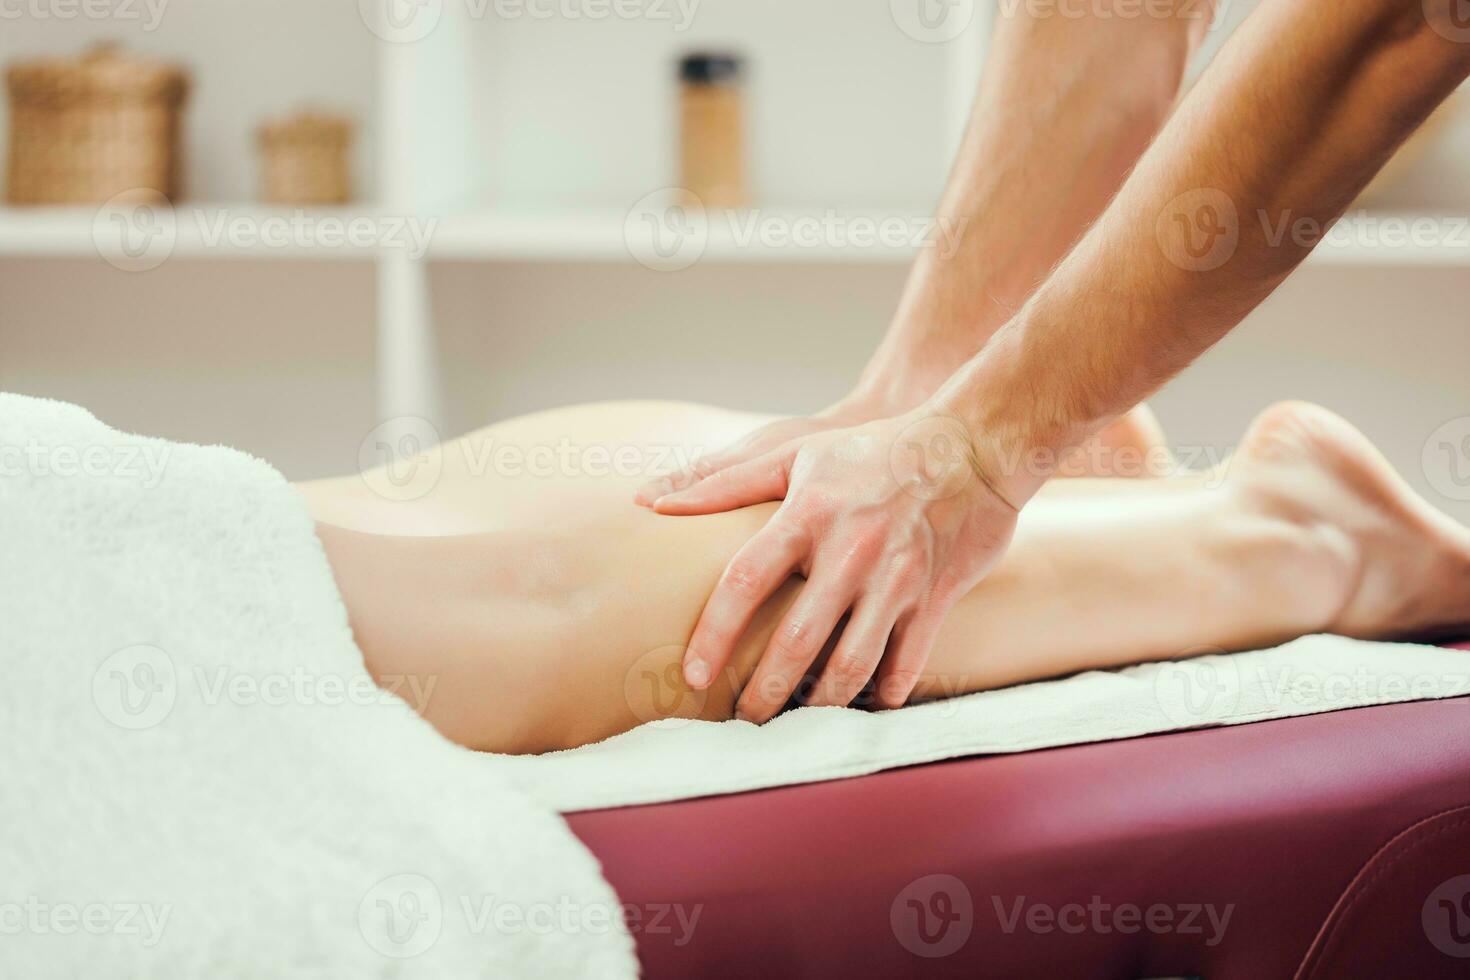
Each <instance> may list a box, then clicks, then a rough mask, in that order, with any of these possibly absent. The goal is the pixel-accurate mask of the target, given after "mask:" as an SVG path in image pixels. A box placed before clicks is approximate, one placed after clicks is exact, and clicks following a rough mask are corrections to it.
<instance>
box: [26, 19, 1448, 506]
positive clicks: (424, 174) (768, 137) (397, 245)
mask: <svg viewBox="0 0 1470 980" xmlns="http://www.w3.org/2000/svg"><path fill="white" fill-rule="evenodd" d="M1250 9H1251V5H1250V4H1248V3H1244V2H1236V3H1233V4H1228V5H1227V7H1226V11H1225V14H1224V16H1222V17H1221V18H1220V21H1219V23H1217V25H1216V26H1215V27H1214V28H1213V29H1212V31H1211V35H1210V42H1209V45H1208V47H1207V49H1206V50H1205V51H1204V52H1203V53H1202V57H1201V59H1200V64H1198V65H1196V67H1195V70H1194V73H1195V74H1197V72H1198V69H1199V67H1200V65H1202V64H1203V62H1204V60H1205V59H1207V57H1208V56H1209V55H1210V54H1211V53H1213V50H1214V49H1215V48H1217V47H1218V46H1219V44H1220V43H1221V42H1222V41H1223V40H1224V39H1225V38H1226V37H1227V36H1228V34H1229V32H1230V31H1231V30H1233V28H1234V27H1235V25H1237V24H1238V23H1239V22H1240V20H1241V19H1242V18H1243V17H1244V16H1245V15H1246V14H1247V13H1249V11H1250ZM993 15H994V14H993V10H992V9H991V7H990V5H989V4H987V3H984V2H974V3H971V2H968V0H952V2H949V3H937V2H935V0H863V2H859V3H854V2H852V0H619V2H616V3H614V2H611V0H360V2H359V0H151V2H149V0H92V2H83V0H10V2H7V3H5V4H3V5H0V19H3V21H4V23H3V30H0V66H3V67H4V68H5V69H6V70H7V72H8V73H9V77H8V93H7V94H8V97H7V98H6V99H5V100H4V103H3V104H0V140H5V141H6V145H5V147H4V152H3V153H0V159H5V160H7V162H8V166H9V168H10V171H11V174H10V181H9V184H8V186H9V188H10V192H9V194H8V200H7V203H5V204H4V205H0V389H4V390H8V391H16V392H21V393H25V394H33V395H45V396H50V397H55V398H62V399H66V400H69V401H75V402H78V403H80V404H82V405H84V406H86V407H87V408H89V409H91V410H92V411H93V412H94V413H96V414H97V415H98V416H100V417H101V418H103V419H104V420H105V421H108V422H109V423H111V424H113V425H115V426H118V427H120V428H124V429H131V430H137V431H143V432H147V433H150V434H156V435H162V436H167V437H170V438H174V439H182V440H189V441H197V442H223V443H228V444H231V445H235V446H239V447H241V448H243V449H246V450H248V451H250V452H253V453H255V454H258V455H261V456H264V457H266V458H267V459H269V460H271V461H272V462H274V463H276V464H277V465H278V466H279V467H280V468H281V469H283V470H284V471H285V473H286V474H287V475H288V476H289V477H292V478H306V477H312V476H323V475H331V474H337V473H342V472H348V471H351V470H353V469H354V468H355V467H356V466H357V461H358V450H359V445H360V443H361V442H362V440H363V438H364V437H365V436H366V435H367V434H368V433H369V432H370V431H371V430H372V429H373V428H374V427H375V426H377V425H378V424H379V423H380V422H382V421H383V420H385V419H389V418H393V417H397V416H406V415H412V416H421V417H424V418H428V419H430V420H431V421H432V422H433V423H434V425H435V426H436V427H437V428H438V429H439V431H440V432H441V433H443V434H444V435H445V436H449V435H452V434H456V433H458V432H460V431H463V430H465V429H468V428H471V427H474V426H478V425H481V424H484V423H486V422H488V421H490V420H493V419H495V418H497V417H503V416H505V415H508V414H513V413H518V412H525V411H531V410H535V409H539V408H544V407H549V406H554V405H558V404H563V403H566V402H571V401H588V400H595V399H604V398H619V397H638V398H644V397H660V398H680V399H697V400H700V401H708V402H715V403H720V404H725V405H730V406H737V407H743V408H749V409H756V410H762V411H773V412H805V411H810V410H814V409H816V408H819V407H821V406H822V405H824V404H826V403H827V402H828V401H830V400H832V399H833V398H835V397H836V396H838V395H839V394H840V393H842V392H843V391H844V390H845V389H846V387H847V386H848V385H850V384H851V382H852V380H853V379H854V377H855V376H856V373H857V371H858V370H859V368H860V367H861V365H862V363H863V362H864V360H865V359H866V357H867V355H868V353H869V351H870V350H871V349H872V346H873V344H874V343H876V341H877V339H878V337H879V336H880V335H881V333H882V331H883V330H884V328H885V327H886V325H887V322H888V320H889V317H890V316H891V315H892V313H893V309H894V306H895V304H896V301H897V298H898V293H899V289H900V286H901V284H902V282H903V280H904V277H905V274H906V271H907V268H908V263H909V262H910V261H911V260H912V257H913V255H914V249H913V247H912V245H911V244H910V243H909V242H907V241H894V240H888V241H882V240H880V241H877V242H873V241H867V240H860V239H862V237H863V236H861V235H860V234H859V233H858V232H859V229H861V228H862V227H864V223H867V224H868V225H880V224H881V223H882V222H884V221H888V222H890V223H894V222H897V224H893V225H892V226H893V227H911V226H913V224H914V223H915V222H918V221H921V220H922V218H923V216H924V215H926V214H927V213H928V212H929V210H930V209H932V207H933V204H934V202H935V200H936V199H937V196H938V194H939V191H940V188H941V185H942V183H943V180H944V178H945V175H946V173H947V170H948V165H949V159H950V155H951V153H952V151H953V149H954V146H955V145H956V140H957V137H958V134H959V127H960V124H961V122H962V120H963V118H964V115H965V113H966V112H967V111H968V108H969V101H970V96H971V93H972V91H973V88H974V85H975V82H976V80H977V79H978V76H979V71H980V69H981V66H982V64H983V60H984V54H985V45H986V38H987V34H988V30H989V21H990V18H991V17H992V16H993ZM99 44H108V45H111V47H108V48H101V49H99V48H98V47H97V46H98V45H99ZM89 52H90V53H89ZM694 53H703V54H705V55H706V56H707V57H705V58H703V59H695V60H693V61H685V62H683V64H682V68H681V59H685V58H686V56H689V55H691V54H694ZM727 55H733V56H734V57H733V58H727V57H726V56H727ZM55 59H64V60H62V61H57V60H55ZM88 65H90V67H87V66H88ZM89 73H90V74H89ZM78 78H82V79H84V80H83V81H78ZM114 89H115V90H116V91H114ZM123 104H127V105H131V106H132V107H133V108H132V110H129V111H121V110H119V108H118V107H119V105H123ZM66 112H71V113H73V116H72V117H70V119H71V121H70V122H68V121H66V120H65V119H63V120H62V121H60V122H58V121H57V120H58V119H59V118H60V117H57V116H56V115H55V114H56V113H63V114H64V113H66ZM129 112H131V114H129ZM82 118H85V119H90V120H91V122H90V123H89V125H91V126H92V129H91V130H90V131H89V132H90V133H91V135H90V136H88V139H93V140H95V139H97V138H98V137H97V135H96V133H97V132H98V127H101V130H102V131H104V133H105V141H106V142H107V147H106V154H110V156H108V157H107V160H106V162H105V163H103V164H101V165H100V166H102V168H103V169H104V170H106V169H107V168H108V167H111V168H113V170H114V171H115V172H114V173H113V174H112V175H111V177H110V178H109V177H108V175H107V174H105V173H104V174H101V175H99V174H97V173H93V172H91V171H87V172H79V171H78V168H86V167H91V168H93V169H94V170H95V169H96V168H97V167H98V166H99V164H98V163H97V160H96V153H95V147H94V148H93V149H91V150H88V151H87V153H82V152H80V151H79V150H78V148H77V146H76V143H75V140H76V137H75V135H74V134H75V132H76V127H77V126H78V125H81V124H80V123H78V122H77V119H82ZM681 120H682V124H681ZM68 127H70V128H68ZM68 133H71V134H73V135H70V136H69V135H68ZM691 133H692V134H693V135H691ZM691 140H692V141H693V143H692V144H691ZM88 154H90V156H88ZM89 161H90V162H89ZM722 161H724V162H723V163H722ZM150 172H151V173H160V174H163V176H162V177H160V178H159V179H160V180H164V181H173V184H172V185H171V186H170V187H168V188H167V189H166V193H168V195H169V198H170V199H171V200H172V202H173V203H172V207H171V208H170V207H169V205H167V204H166V203H165V204H159V203H157V202H153V203H152V204H149V205H148V206H147V208H146V209H145V210H143V211H141V212H140V211H138V210H137V207H138V205H137V204H136V203H135V198H134V197H130V196H127V195H124V196H123V197H122V198H119V199H114V200H113V203H112V204H111V205H109V206H108V207H107V208H102V209H99V202H100V201H101V200H106V199H109V198H111V197H112V195H111V194H108V193H103V192H104V191H107V190H109V189H110V186H111V185H108V184H107V179H112V180H113V181H114V182H116V181H122V184H121V185H120V186H121V187H123V188H132V189H136V188H138V187H140V186H143V187H146V186H151V182H150V181H149V180H145V179H141V178H137V177H136V176H134V175H136V174H138V173H150ZM17 174H19V176H17ZM691 174H692V176H691ZM1467 176H1470V113H1462V112H1460V111H1459V107H1458V106H1457V105H1455V104H1454V103H1453V102H1452V103H1451V105H1450V107H1449V109H1447V110H1446V111H1445V112H1444V113H1442V114H1441V117H1440V119H1439V120H1438V121H1437V124H1436V125H1435V126H1433V127H1431V128H1430V130H1429V131H1427V132H1426V133H1425V135H1424V137H1423V138H1422V139H1419V140H1416V141H1415V144H1414V145H1413V146H1411V147H1410V148H1409V149H1408V151H1407V152H1406V153H1405V154H1403V155H1402V157H1401V158H1400V159H1399V160H1397V161H1396V162H1395V164H1394V165H1393V172H1392V173H1390V174H1388V175H1387V176H1386V177H1385V179H1384V180H1383V181H1382V182H1380V184H1379V185H1378V186H1376V187H1375V188H1373V190H1372V193H1371V195H1370V196H1369V197H1367V198H1365V200H1364V201H1363V202H1362V204H1361V206H1362V209H1363V210H1361V211H1357V210H1355V212H1354V217H1353V218H1352V219H1351V221H1352V222H1356V224H1355V225H1351V226H1350V227H1349V229H1348V230H1347V233H1346V234H1343V235H1340V236H1334V238H1333V239H1331V240H1329V241H1328V242H1327V243H1325V244H1324V245H1322V246H1321V247H1319V248H1318V249H1317V251H1316V252H1315V253H1314V254H1313V256H1312V257H1311V258H1310V259H1309V261H1308V263H1307V265H1306V266H1305V267H1303V268H1302V269H1301V270H1300V271H1299V272H1298V273H1297V274H1296V275H1295V276H1294V277H1293V278H1292V279H1291V280H1290V281H1289V282H1288V283H1287V284H1286V285H1285V286H1284V287H1282V288H1281V289H1280V290H1279V292H1278V293H1277V294H1276V295H1275V296H1273V297H1272V298H1271V299H1270V300H1269V301H1268V302H1267V303H1266V304H1265V305H1264V306H1263V307H1262V308H1261V309H1260V310H1259V311H1258V312H1257V313H1256V314H1254V315H1253V316H1252V317H1251V318H1250V319H1249V321H1248V322H1247V323H1246V324H1244V325H1243V326H1242V327H1241V328H1240V329H1239V330H1237V331H1236V332H1235V333H1234V334H1233V335H1232V336H1230V337H1229V338H1228V339H1227V340H1226V341H1225V342H1223V343H1222V344H1221V345H1220V346H1219V347H1218V348H1217V349H1215V350H1214V351H1212V352H1210V353H1209V354H1208V355H1207V356H1206V357H1205V358H1204V359H1202V360H1201V361H1200V363H1198V364H1197V365H1196V366H1195V367H1194V368H1192V369H1191V370H1190V371H1188V372H1187V373H1186V374H1185V375H1183V376H1182V377H1181V378H1179V379H1178V380H1177V381H1176V382H1175V383H1173V384H1172V385H1171V386H1170V387H1169V388H1168V390H1166V391H1165V392H1163V393H1162V394H1161V395H1160V396H1159V397H1158V399H1157V400H1156V402H1155V405H1156V407H1157V409H1158V412H1159V415H1160V416H1161V418H1162V420H1163V422H1164V424H1165V426H1166V428H1167V429H1168V431H1169V434H1170V437H1171V441H1173V442H1175V443H1177V444H1180V445H1183V446H1199V445H1205V446H1211V447H1215V448H1216V449H1217V451H1223V450H1224V449H1225V448H1228V447H1229V446H1230V445H1231V444H1232V443H1233V441H1234V440H1235V439H1236V438H1237V437H1238V435H1239V433H1240V431H1241V428H1242V427H1243V426H1244V424H1245V423H1246V422H1247V421H1248V419H1249V418H1250V417H1251V415H1252V414H1254V413H1255V412H1256V411H1258V410H1259V409H1260V408H1261V407H1263V406H1264V405H1266V404H1268V403H1269V402H1271V401H1274V400H1278V399H1281V398H1288V397H1291V398H1305V399H1310V400H1314V401H1320V402H1322V403H1324V404H1326V405H1328V406H1329V407H1332V408H1334V409H1336V410H1338V411H1340V412H1342V413H1343V414H1345V415H1347V416H1348V417H1349V418H1350V419H1352V420H1353V421H1354V422H1356V423H1357V424H1359V425H1360V426H1362V427H1363V428H1364V429H1365V430H1366V431H1367V433H1368V434H1369V435H1370V436H1371V437H1373V438H1374V439H1375V440H1376V441H1377V442H1378V443H1379V444H1380V445H1381V446H1383V447H1384V449H1385V450H1386V452H1387V453H1388V455H1389V456H1390V457H1391V459H1392V460H1393V462H1394V463H1395V464H1396V465H1397V466H1398V467H1399V468H1400V469H1401V471H1403V472H1404V473H1405V474H1406V476H1408V477H1409V479H1410V480H1411V482H1413V483H1414V484H1415V485H1416V486H1417V487H1418V488H1419V489H1420V490H1421V491H1422V492H1425V493H1428V494H1431V499H1432V500H1433V501H1434V502H1435V503H1436V504H1437V505H1439V506H1441V507H1443V508H1445V509H1447V510H1450V511H1452V512H1454V513H1456V514H1457V516H1459V517H1460V518H1461V519H1462V520H1466V521H1470V422H1466V416H1470V228H1467V227H1466V226H1465V216H1467V215H1470V180H1467ZM68 181H69V182H70V183H67V182H68ZM691 182H700V183H701V188H702V189H703V190H704V193H705V194H706V195H707V196H711V197H713V198H715V199H717V200H716V201H712V202H710V203H721V202H723V200H724V198H725V196H726V195H730V196H731V203H740V204H744V205H748V206H750V207H751V208H753V209H754V210H753V211H751V212H749V213H751V214H753V215H755V219H756V223H755V224H751V225H746V224H744V223H742V221H718V222H717V221H710V222H708V223H706V224H703V225H690V226H679V227H673V226H671V225H670V224H669V222H670V221H671V220H672V216H675V215H676V212H675V211H671V210H668V208H667V204H666V202H667V200H668V197H669V195H670V194H674V193H675V192H673V191H671V190H669V189H670V188H673V187H676V186H680V185H681V184H682V185H684V186H688V185H689V184H690V183H691ZM17 183H19V185H20V186H19V188H18V187H17ZM63 184H64V185H65V186H61V185H63ZM48 194H49V195H53V196H60V197H62V198H67V200H62V201H60V202H59V203H57V202H48V201H47V200H46V196H47V195H48ZM68 195H70V197H69V198H68ZM38 197H39V200H38V199H37V198H38ZM677 214H678V215H682V214H683V213H682V212H677ZM1385 219H1388V220H1389V224H1387V225H1385V224H1384V223H1383V222H1384V220H1385ZM1416 220H1417V221H1419V222H1420V225H1419V227H1420V229H1421V231H1423V230H1424V229H1427V231H1424V233H1422V234H1411V235H1409V236H1408V238H1409V239H1412V240H1405V238H1404V237H1403V236H1401V235H1396V234H1394V233H1393V232H1392V229H1393V228H1394V227H1396V226H1395V225H1394V224H1393V222H1395V221H1397V222H1403V223H1405V227H1409V223H1410V222H1412V221H1416ZM150 222H151V223H153V224H150ZM354 222H358V224H357V225H355V226H354V224H353V223H354ZM803 222H805V224H803ZM816 225H820V226H821V227H822V228H824V229H826V230H824V231H821V232H819V233H818V234H817V236H816V238H815V239H813V240H806V239H803V238H802V237H801V236H800V235H791V234H785V235H783V234H782V230H783V229H784V230H785V232H787V233H790V232H792V231H793V230H795V229H798V228H801V227H814V226H816ZM354 227H355V228H356V229H357V231H358V232H360V233H361V234H359V235H357V236H356V240H343V238H344V232H346V233H348V234H346V236H345V237H346V238H348V239H351V238H352V237H353V236H352V234H350V232H351V231H352V229H353V228H354ZM1352 228H1356V229H1357V230H1356V231H1353V230H1352ZM752 229H754V232H753V233H751V234H750V235H749V240H746V237H747V234H746V233H747V232H750V231H751V230H752ZM833 229H835V230H833ZM648 236H651V237H648Z"/></svg>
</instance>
